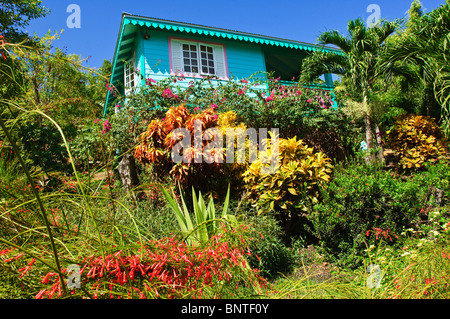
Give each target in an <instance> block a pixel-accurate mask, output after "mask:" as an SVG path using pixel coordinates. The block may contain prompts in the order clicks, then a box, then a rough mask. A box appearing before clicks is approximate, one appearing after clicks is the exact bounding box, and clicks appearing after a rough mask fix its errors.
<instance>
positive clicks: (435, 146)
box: [387, 114, 448, 170]
mask: <svg viewBox="0 0 450 319" xmlns="http://www.w3.org/2000/svg"><path fill="white" fill-rule="evenodd" d="M387 145H388V147H390V148H392V149H393V150H394V151H395V152H396V155H397V157H398V162H399V164H400V166H401V167H402V168H403V169H408V170H411V169H420V168H422V167H423V166H424V165H426V164H427V163H429V162H436V161H438V160H440V159H443V158H446V156H448V144H447V141H446V138H445V136H444V134H443V132H442V130H441V128H440V127H439V125H438V124H437V123H436V122H435V120H434V119H432V118H430V117H426V116H421V115H413V114H408V115H404V116H401V117H400V118H398V119H397V120H396V122H395V123H394V128H393V129H392V130H391V131H389V132H388V133H387Z"/></svg>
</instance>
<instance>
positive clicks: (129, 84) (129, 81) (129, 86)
mask: <svg viewBox="0 0 450 319" xmlns="http://www.w3.org/2000/svg"><path fill="white" fill-rule="evenodd" d="M124 68H125V69H124V74H125V95H128V94H130V93H132V92H133V90H134V88H135V87H136V72H135V69H136V60H135V59H134V58H133V59H131V60H129V61H127V63H125V66H124Z"/></svg>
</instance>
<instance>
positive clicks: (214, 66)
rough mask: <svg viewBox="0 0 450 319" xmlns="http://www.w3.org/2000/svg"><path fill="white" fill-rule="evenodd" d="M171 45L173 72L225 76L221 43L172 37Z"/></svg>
mask: <svg viewBox="0 0 450 319" xmlns="http://www.w3.org/2000/svg"><path fill="white" fill-rule="evenodd" d="M171 47H172V52H171V53H172V61H171V63H172V72H173V73H177V74H178V73H182V74H185V75H193V76H195V75H200V76H207V75H216V76H217V77H219V78H226V77H227V70H226V63H225V48H224V46H223V45H221V44H210V43H203V42H194V41H190V40H185V41H184V40H179V39H172V40H171Z"/></svg>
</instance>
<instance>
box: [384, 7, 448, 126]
mask: <svg viewBox="0 0 450 319" xmlns="http://www.w3.org/2000/svg"><path fill="white" fill-rule="evenodd" d="M416 20H417V21H416V22H415V23H414V24H411V25H410V31H409V32H407V33H406V34H404V35H402V36H401V37H400V39H399V40H398V41H396V42H395V43H394V45H393V46H392V47H390V48H389V50H388V51H387V55H388V58H387V60H386V62H387V63H393V62H401V63H404V64H410V65H414V66H417V67H418V70H420V71H419V72H418V74H417V76H418V77H420V79H421V80H422V82H423V83H431V85H432V87H433V90H434V95H435V97H436V100H437V101H438V102H439V103H440V104H441V106H442V110H441V119H442V120H443V124H444V125H445V129H446V131H447V134H448V133H449V131H450V61H449V57H450V54H449V53H450V0H446V4H443V5H441V6H440V7H438V8H437V9H435V10H433V11H431V12H430V13H426V14H422V15H421V16H418V17H416Z"/></svg>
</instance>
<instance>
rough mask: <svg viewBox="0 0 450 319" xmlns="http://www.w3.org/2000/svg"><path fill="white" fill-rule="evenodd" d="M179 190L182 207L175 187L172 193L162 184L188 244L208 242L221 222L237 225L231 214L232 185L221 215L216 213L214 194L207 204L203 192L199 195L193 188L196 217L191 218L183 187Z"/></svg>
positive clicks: (163, 191) (162, 189) (165, 195)
mask: <svg viewBox="0 0 450 319" xmlns="http://www.w3.org/2000/svg"><path fill="white" fill-rule="evenodd" d="M179 190H180V197H181V203H182V207H180V205H179V203H178V201H177V199H176V196H175V192H174V191H173V189H172V190H171V192H172V194H169V192H168V191H167V190H166V189H165V188H164V187H162V186H161V191H162V193H163V195H164V197H165V199H166V200H167V203H168V204H169V206H170V207H171V208H172V210H173V212H174V214H175V217H176V219H177V221H178V225H179V226H180V229H181V232H182V233H183V235H184V239H185V241H186V243H187V244H190V245H203V244H206V243H207V242H208V240H209V239H210V238H211V237H212V236H213V235H215V234H217V232H218V231H219V226H220V223H222V222H229V223H231V224H233V225H236V223H237V219H236V217H235V216H233V215H230V214H229V203H230V187H228V192H227V196H226V198H225V202H224V205H223V210H222V214H221V215H220V217H218V216H217V215H216V208H215V204H214V200H213V198H212V196H211V197H210V198H209V202H208V204H206V202H205V200H204V199H203V196H202V193H201V192H199V195H198V197H197V195H196V194H195V190H194V188H192V203H193V212H194V218H191V214H190V211H189V209H188V207H187V205H186V201H185V198H184V195H183V192H182V189H181V187H179Z"/></svg>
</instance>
